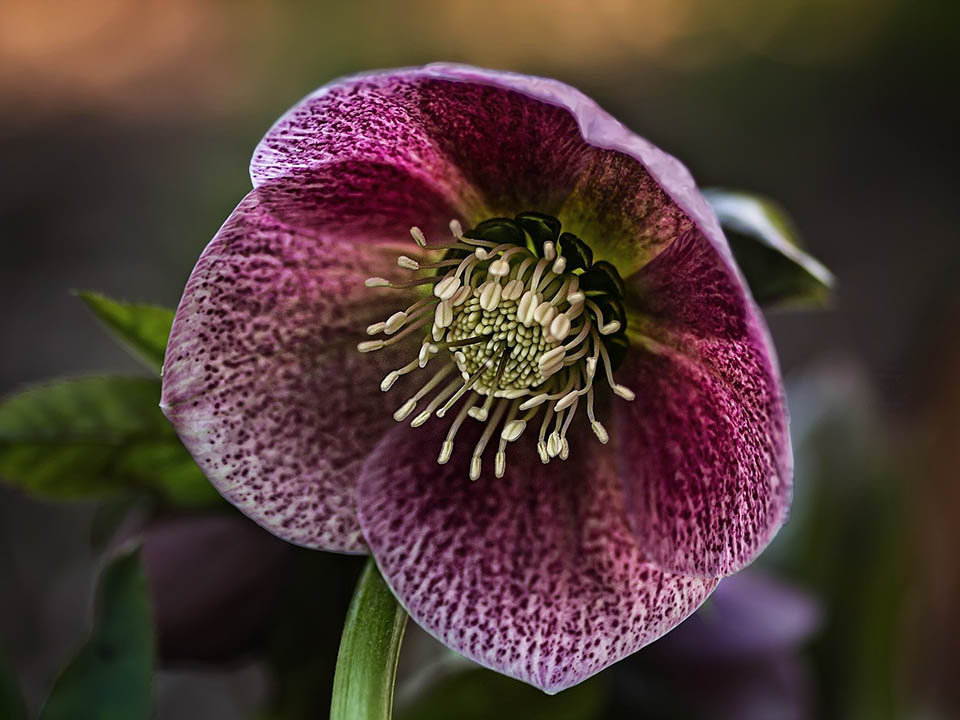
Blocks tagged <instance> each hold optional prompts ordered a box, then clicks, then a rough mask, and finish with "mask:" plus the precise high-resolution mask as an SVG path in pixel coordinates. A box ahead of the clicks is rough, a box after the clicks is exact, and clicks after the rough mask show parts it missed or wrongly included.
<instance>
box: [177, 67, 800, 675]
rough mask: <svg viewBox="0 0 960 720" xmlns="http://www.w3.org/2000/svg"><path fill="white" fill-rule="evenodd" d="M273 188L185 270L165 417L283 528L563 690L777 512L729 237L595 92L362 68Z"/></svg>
mask: <svg viewBox="0 0 960 720" xmlns="http://www.w3.org/2000/svg"><path fill="white" fill-rule="evenodd" d="M251 176H252V178H253V184H254V190H253V191H252V192H251V193H250V194H249V195H247V197H246V198H244V199H243V201H242V202H241V203H240V205H239V206H238V207H237V209H236V210H235V211H234V212H233V214H232V215H231V216H230V218H229V219H228V220H227V222H226V223H225V224H224V226H223V227H222V228H221V229H220V231H219V232H218V233H217V235H216V237H215V238H214V239H213V241H212V242H211V243H210V245H209V246H208V247H207V249H206V250H205V251H204V253H203V255H202V257H201V258H200V260H199V262H198V263H197V266H196V268H195V269H194V271H193V274H192V276H191V278H190V281H189V283H188V284H187V288H186V291H185V294H184V297H183V300H182V301H181V304H180V307H179V309H178V311H177V317H176V321H175V323H174V327H173V332H172V334H171V337H170V344H169V347H168V349H167V355H166V363H165V367H164V379H163V401H162V406H163V408H164V411H165V412H166V413H167V415H168V417H169V418H170V420H171V422H173V424H174V425H175V426H176V428H177V430H178V432H179V433H180V436H181V438H182V439H183V441H184V443H185V444H186V445H187V447H188V448H189V449H190V451H191V452H192V454H193V456H194V458H195V459H196V460H197V462H198V463H199V464H200V466H201V467H202V468H203V470H204V471H205V472H206V474H207V476H208V477H209V478H210V480H211V481H212V482H213V483H214V484H215V485H216V487H217V488H218V489H219V490H220V492H221V493H223V495H224V497H226V498H227V499H228V500H229V501H230V502H232V503H233V504H235V505H236V506H237V507H238V508H240V509H241V510H242V511H243V512H245V513H246V514H247V515H249V516H250V517H251V518H253V519H254V520H256V521H257V522H258V523H260V524H261V525H263V526H264V527H266V528H268V529H269V530H271V531H272V532H274V533H275V534H277V535H279V536H280V537H282V538H284V539H286V540H289V541H291V542H294V543H297V544H299V545H304V546H307V547H312V548H318V549H324V550H335V551H342V552H371V553H373V555H374V557H375V559H376V561H377V564H378V566H379V567H380V570H381V572H382V573H383V575H384V577H385V578H386V580H387V582H388V583H389V585H390V586H391V588H392V589H393V591H394V593H395V594H396V596H397V598H398V599H399V600H400V602H401V603H402V604H403V605H404V606H405V607H406V608H407V610H408V611H409V612H410V615H411V616H412V617H413V618H414V619H415V620H416V621H417V622H418V623H419V624H420V625H422V626H423V627H424V628H425V629H426V630H428V631H429V632H430V633H432V634H433V635H435V636H436V637H437V638H438V639H440V640H441V641H442V642H444V643H446V644H447V645H449V646H450V647H452V648H454V649H456V650H458V651H460V652H461V653H463V654H465V655H467V656H468V657H470V658H472V659H474V660H476V661H477V662H479V663H481V664H483V665H486V666H488V667H491V668H494V669H496V670H499V671H501V672H504V673H506V674H509V675H512V676H514V677H517V678H520V679H522V680H525V681H527V682H529V683H532V684H534V685H536V686H538V687H540V688H543V689H544V690H546V691H548V692H555V691H557V690H560V689H563V688H565V687H568V686H570V685H573V684H575V683H577V682H579V681H581V680H583V679H584V678H586V677H588V676H590V675H592V674H594V673H596V672H598V671H599V670H601V669H602V668H604V667H606V666H607V665H609V664H610V663H612V662H615V661H616V660H618V659H620V658H622V657H624V656H625V655H628V654H630V653H632V652H634V651H635V650H637V649H638V648H640V647H642V646H644V645H646V644H647V643H649V642H651V641H653V640H654V639H656V638H657V637H659V636H661V635H662V634H664V633H665V632H667V631H668V630H670V629H671V628H673V627H674V626H676V625H677V624H678V623H679V622H681V621H682V620H683V619H684V618H685V617H686V616H687V615H689V614H690V613H691V612H692V611H693V610H694V609H695V608H696V607H697V606H699V605H700V603H702V602H703V600H704V599H705V598H706V596H707V595H708V594H709V593H710V592H711V590H712V589H713V588H714V587H715V586H716V584H717V581H718V579H719V577H721V576H723V575H726V574H729V573H733V572H735V571H737V570H739V569H740V568H742V567H743V566H744V565H746V564H747V563H749V562H750V561H751V560H752V559H753V558H754V557H755V556H756V555H757V553H758V552H759V551H760V550H761V549H762V548H763V547H764V546H765V545H766V544H767V543H768V542H769V540H770V539H771V537H772V536H773V535H774V533H775V532H776V531H777V529H778V528H779V526H780V525H781V524H782V522H783V520H784V518H785V514H786V510H787V507H788V505H789V498H790V488H791V474H792V472H791V453H790V445H789V439H788V435H787V420H786V412H785V407H784V401H783V396H782V391H781V386H780V381H779V377H778V370H777V367H776V360H775V357H774V354H773V350H772V348H771V346H770V342H769V340H768V337H767V332H766V329H765V327H764V324H763V321H762V319H761V318H760V316H759V313H758V311H757V309H756V307H755V305H754V303H753V300H752V299H751V297H750V294H749V291H748V290H747V288H746V286H745V284H744V282H743V279H742V277H741V276H740V274H739V271H738V270H737V268H736V266H735V264H734V262H733V259H732V256H731V254H730V250H729V248H728V246H727V243H726V240H725V239H724V237H723V234H722V232H721V230H720V228H719V226H718V224H717V221H716V219H715V217H714V215H713V213H712V212H711V210H710V209H709V207H708V206H707V204H706V202H705V201H704V199H703V197H702V196H701V195H700V193H699V191H698V190H697V188H696V186H695V184H694V182H693V179H692V178H691V177H690V174H689V173H688V172H687V170H686V169H685V168H684V167H683V166H682V165H681V164H680V163H679V162H678V161H677V160H675V159H674V158H672V157H670V156H669V155H666V154H665V153H663V152H662V151H660V150H659V149H657V148H656V147H654V146H653V145H651V144H650V143H649V142H647V141H646V140H644V139H642V138H640V137H638V136H636V135H634V134H633V133H631V132H630V131H629V130H627V129H626V128H624V127H623V126H622V125H621V124H620V123H619V122H617V121H616V120H614V119H613V118H612V117H610V116H609V115H608V114H607V113H606V112H604V111H603V110H601V109H600V108H599V107H598V106H597V105H596V104H595V103H594V102H593V101H591V100H590V99H589V98H587V97H585V96H584V95H582V94H581V93H580V92H578V91H577V90H574V89H573V88H570V87H568V86H566V85H563V84H562V83H559V82H556V81H554V80H548V79H543V78H535V77H527V76H522V75H515V74H510V73H504V72H494V71H488V70H480V69H477V68H471V67H465V66H454V65H431V66H427V67H424V68H415V69H406V70H396V71H389V72H381V73H373V74H366V75H359V76H354V77H350V78H347V79H344V80H339V81H337V82H334V83H332V84H331V85H328V86H326V87H324V88H321V89H320V90H318V91H317V92H315V93H314V94H312V95H310V96H308V97H307V98H305V99H304V100H303V101H302V102H300V103H299V104H298V105H296V106H295V107H294V108H293V109H292V110H290V111H289V112H288V113H287V114H286V115H284V116H283V117H282V118H281V119H280V120H279V121H278V122H277V123H276V125H274V127H273V128H272V129H271V130H270V131H269V132H268V133H267V135H266V137H265V138H264V139H263V141H262V142H261V143H260V145H259V146H258V147H257V149H256V151H255V153H254V157H253V161H252V163H251ZM411 228H413V229H412V230H411ZM408 233H409V234H408ZM411 235H412V239H411ZM358 341H359V348H358ZM358 349H359V350H360V351H361V352H358ZM424 366H426V367H424ZM401 387H402V390H401ZM408 419H409V420H411V422H410V423H409V424H406V422H405V421H406V420H408ZM398 421H401V422H400V423H399V424H398ZM421 425H422V427H421ZM591 431H592V432H591ZM508 456H509V457H508ZM471 480H474V482H471Z"/></svg>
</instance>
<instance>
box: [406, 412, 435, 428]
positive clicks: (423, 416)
mask: <svg viewBox="0 0 960 720" xmlns="http://www.w3.org/2000/svg"><path fill="white" fill-rule="evenodd" d="M430 415H432V413H431V412H430V411H429V410H424V411H423V412H422V413H420V414H419V415H417V416H416V417H415V418H414V419H413V420H411V421H410V427H420V426H421V425H423V424H424V423H425V422H426V421H427V420H429V419H430Z"/></svg>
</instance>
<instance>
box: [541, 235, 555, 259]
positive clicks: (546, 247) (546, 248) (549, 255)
mask: <svg viewBox="0 0 960 720" xmlns="http://www.w3.org/2000/svg"><path fill="white" fill-rule="evenodd" d="M543 258H544V260H546V261H547V262H553V261H554V260H556V258H557V248H556V246H555V245H554V244H553V243H552V242H551V241H549V240H547V242H545V243H544V244H543Z"/></svg>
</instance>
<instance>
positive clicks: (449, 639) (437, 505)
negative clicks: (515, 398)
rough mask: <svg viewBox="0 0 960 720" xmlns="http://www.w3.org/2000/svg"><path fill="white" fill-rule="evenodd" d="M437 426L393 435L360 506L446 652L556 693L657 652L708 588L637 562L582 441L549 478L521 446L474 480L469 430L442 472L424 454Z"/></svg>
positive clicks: (597, 463) (387, 562) (371, 465)
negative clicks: (503, 465)
mask: <svg viewBox="0 0 960 720" xmlns="http://www.w3.org/2000/svg"><path fill="white" fill-rule="evenodd" d="M442 425H443V424H442V423H439V422H436V421H434V422H432V423H430V424H428V425H427V426H425V427H423V428H419V429H417V430H412V429H410V428H407V427H401V428H398V429H397V430H396V431H394V432H393V433H391V435H389V436H388V437H387V438H386V439H385V441H384V442H383V443H382V444H381V445H379V446H378V448H377V450H376V451H375V452H374V453H373V455H372V456H371V458H370V459H369V460H368V462H367V463H366V465H365V466H364V469H363V472H362V475H361V481H360V484H359V490H358V508H359V514H360V522H361V526H362V528H363V533H364V536H365V537H366V539H367V542H368V544H369V546H370V549H371V552H372V553H373V555H374V557H375V558H376V560H377V564H378V565H379V567H380V569H381V571H382V572H383V574H384V577H385V578H386V580H387V582H388V583H389V584H390V586H391V587H392V588H393V591H394V593H395V594H396V595H397V597H398V598H399V599H400V601H401V602H402V603H403V605H404V606H405V607H406V608H407V610H408V611H409V612H410V615H411V617H412V618H413V619H414V620H416V622H417V623H419V624H420V625H421V626H422V627H423V628H424V629H426V630H427V631H428V632H430V633H431V634H432V635H434V636H435V637H437V638H438V639H439V640H440V641H441V642H443V643H445V644H446V645H448V646H449V647H451V648H453V649H455V650H457V651H458V652H461V653H463V654H464V655H466V656H467V657H469V658H471V659H473V660H475V661H477V662H479V663H480V664H482V665H485V666H487V667H490V668H492V669H494V670H497V671H500V672H503V673H506V674H508V675H511V676H513V677H516V678H519V679H521V680H523V681H525V682H528V683H530V684H532V685H535V686H537V687H539V688H541V689H543V690H545V691H547V692H550V693H553V692H557V691H559V690H562V689H564V688H566V687H569V686H571V685H574V684H576V683H578V682H580V681H582V680H584V679H585V678H587V677H589V676H591V675H593V674H594V673H596V672H599V671H600V670H602V669H603V668H604V667H606V666H608V665H610V664H611V663H613V662H616V661H617V660H619V659H621V658H623V657H625V656H626V655H629V654H630V653H632V652H634V651H636V650H637V649H639V648H641V647H643V646H644V645H646V644H647V643H649V642H652V641H653V640H655V639H656V638H658V637H659V636H661V635H662V634H664V633H665V632H667V631H668V630H670V629H671V628H673V627H674V626H676V625H677V624H678V623H680V622H681V621H682V620H683V619H684V618H685V617H687V615H689V614H690V613H691V612H692V611H693V610H694V609H695V608H696V607H698V606H699V605H700V603H701V602H703V600H704V599H705V598H706V596H707V595H708V594H709V593H710V591H711V590H712V589H713V587H714V586H715V585H716V582H717V581H716V580H714V579H701V578H689V577H682V576H679V575H672V574H670V573H666V572H663V571H662V570H660V569H659V568H657V567H656V566H655V565H653V564H651V563H649V562H647V561H646V558H645V555H644V553H643V549H642V548H641V546H640V545H639V544H638V543H637V540H636V538H635V536H634V535H633V534H632V533H631V531H630V530H629V528H628V527H627V524H626V520H625V517H624V507H623V495H622V492H621V490H620V481H619V479H618V478H617V477H616V475H615V474H614V473H613V472H612V467H611V465H612V463H611V460H612V456H611V455H610V454H609V453H598V454H597V457H594V458H590V457H589V454H588V453H587V452H586V449H587V447H588V443H590V442H591V440H590V439H588V438H574V441H573V444H576V449H575V452H572V453H571V457H570V460H569V461H567V462H566V463H563V464H557V463H555V464H551V465H548V466H546V465H542V464H541V463H540V461H539V459H538V458H537V456H536V453H534V452H532V451H531V448H529V447H522V446H521V445H522V440H521V441H520V442H518V443H517V444H516V447H511V449H510V451H511V452H510V455H509V459H508V463H507V473H506V476H505V477H503V478H500V479H497V478H495V477H494V476H493V473H492V467H487V470H486V472H485V474H484V475H483V476H482V477H481V478H480V479H479V480H478V481H477V482H471V481H470V480H469V479H468V478H467V477H466V468H467V467H468V463H469V457H470V452H471V450H472V447H473V443H474V442H475V440H476V436H477V432H478V427H477V424H475V423H473V422H472V421H471V422H470V426H469V427H464V428H463V429H462V430H461V433H460V435H458V440H457V444H456V448H455V452H454V455H453V458H452V459H451V460H450V462H449V463H447V464H446V465H442V466H441V465H437V464H436V460H435V454H434V453H433V452H432V451H427V450H426V449H427V448H431V450H432V448H435V447H439V443H440V440H441V439H442V435H443V432H444V431H445V428H444V427H442ZM431 427H432V428H433V432H430V431H429V428H431ZM488 454H489V453H488ZM487 460H488V464H492V463H490V462H489V461H490V460H492V458H487Z"/></svg>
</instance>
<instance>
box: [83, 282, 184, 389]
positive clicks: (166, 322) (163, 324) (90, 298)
mask: <svg viewBox="0 0 960 720" xmlns="http://www.w3.org/2000/svg"><path fill="white" fill-rule="evenodd" d="M77 296H78V297H79V298H80V299H81V300H83V302H84V303H85V304H86V306H87V307H88V308H90V311H91V312H92V313H93V314H94V315H96V316H97V318H99V320H100V321H101V322H102V323H103V324H104V325H105V326H106V327H107V329H108V330H110V331H112V332H113V334H114V335H116V336H117V338H119V340H120V341H121V342H122V343H123V344H124V345H125V346H126V347H127V348H128V349H129V350H130V351H131V352H132V353H133V354H134V355H135V356H136V357H137V358H138V359H139V360H140V361H142V362H143V363H144V364H145V365H146V366H147V367H149V368H150V369H151V370H153V371H155V372H157V373H159V372H160V368H161V367H163V353H164V350H165V349H166V347H167V338H168V337H170V327H171V325H173V310H170V309H168V308H163V307H156V306H154V305H134V304H132V303H125V302H119V301H117V300H111V299H110V298H108V297H106V296H104V295H100V294H99V293H94V292H78V293H77Z"/></svg>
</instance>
